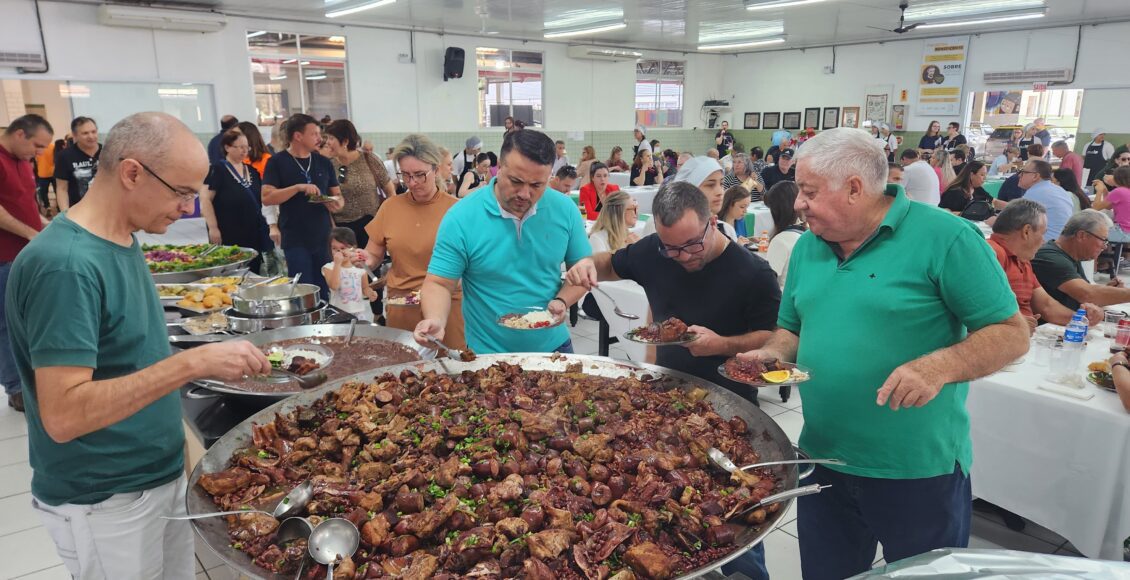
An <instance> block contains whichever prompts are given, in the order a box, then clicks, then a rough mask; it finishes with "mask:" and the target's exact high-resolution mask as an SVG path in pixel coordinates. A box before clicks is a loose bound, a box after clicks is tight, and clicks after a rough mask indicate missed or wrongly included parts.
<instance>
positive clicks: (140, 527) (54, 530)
mask: <svg viewBox="0 0 1130 580" xmlns="http://www.w3.org/2000/svg"><path fill="white" fill-rule="evenodd" d="M187 489H188V480H187V479H186V478H185V476H184V475H183V474H182V475H181V476H180V477H179V478H177V479H176V480H174V481H171V482H169V483H167V484H165V485H162V486H160V487H155V488H153V489H147V490H145V491H138V492H134V493H119V494H117V495H114V496H112V497H110V498H109V499H107V500H106V501H104V502H102V503H98V504H93V505H77V504H63V505H60V506H51V505H47V504H44V503H42V502H40V501H39V500H36V499H35V498H34V497H33V498H32V500H31V504H32V507H33V508H35V510H36V511H37V512H38V513H39V517H40V519H42V520H43V525H44V527H46V528H47V533H48V534H50V536H51V539H52V540H54V541H55V549H56V551H58V552H59V557H60V558H62V559H63V564H64V565H65V566H66V567H67V571H68V572H70V573H71V576H73V577H74V578H75V579H76V580H117V579H124V578H130V579H135V578H136V579H138V580H156V579H164V580H174V579H175V580H181V579H183V580H193V579H194V578H195V570H196V566H195V558H196V556H195V542H194V540H193V537H192V525H191V524H190V523H189V522H187V521H169V520H163V519H161V516H171V515H186V511H185V505H184V498H185V493H186V491H187Z"/></svg>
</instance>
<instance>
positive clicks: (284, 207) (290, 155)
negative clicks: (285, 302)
mask: <svg viewBox="0 0 1130 580" xmlns="http://www.w3.org/2000/svg"><path fill="white" fill-rule="evenodd" d="M284 127H285V131H286V140H287V141H288V144H287V148H286V151H282V152H279V153H277V154H275V156H274V157H271V158H270V160H268V161H267V167H266V168H265V170H264V171H263V205H277V206H279V229H280V230H282V250H283V254H284V255H285V256H286V267H287V275H289V276H291V277H293V276H295V275H297V274H300V273H301V274H302V281H303V282H307V283H311V284H316V285H317V286H318V287H319V288H321V289H322V296H323V298H324V299H325V300H329V287H328V286H326V281H325V279H324V278H323V277H322V266H324V265H326V264H328V263H330V262H331V261H332V257H331V256H330V228H331V227H332V221H331V219H330V214H331V212H336V211H340V210H341V208H342V207H343V206H344V205H345V202H344V200H343V198H342V197H341V188H340V187H338V183H337V172H336V171H334V167H333V164H332V163H331V162H330V160H329V159H326V158H325V157H323V156H321V155H320V154H318V142H319V141H320V140H321V139H322V128H321V126H320V125H319V124H318V121H316V120H315V119H314V118H313V117H311V116H310V115H304V114H302V113H298V114H295V115H293V116H291V117H290V119H287V121H286V124H285V125H284ZM326 196H332V197H333V199H329V200H327V199H325V198H326ZM311 198H314V199H313V200H312V199H311Z"/></svg>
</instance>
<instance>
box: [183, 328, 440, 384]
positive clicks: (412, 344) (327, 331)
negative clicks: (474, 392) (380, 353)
mask: <svg viewBox="0 0 1130 580" xmlns="http://www.w3.org/2000/svg"><path fill="white" fill-rule="evenodd" d="M347 334H349V325H348V324H313V325H307V326H292V327H289V328H278V329H275V330H264V331H263V332H253V333H251V334H244V335H237V336H232V337H231V338H228V339H227V340H246V341H249V342H250V343H251V344H254V345H255V346H266V345H268V344H271V343H272V342H278V341H280V340H290V339H292V338H314V337H319V336H345V335H347ZM353 336H356V337H365V338H379V339H381V340H387V341H389V342H395V343H396V344H402V345H404V346H406V347H408V348H410V349H412V350H413V351H415V352H416V353H417V354H419V355H420V358H421V359H430V358H433V357H434V356H435V351H431V350H428V349H426V348H424V347H422V346H420V345H419V344H416V341H415V340H412V333H411V332H408V331H406V330H398V329H396V328H389V327H387V326H377V325H374V324H366V323H363V322H362V323H358V324H357V329H356V331H355V332H354V334H353ZM225 342H226V341H225ZM332 369H333V367H330V369H329V370H332ZM327 372H328V371H327ZM371 374H372V373H371V371H366V372H362V373H360V375H354V376H365V375H371ZM331 376H332V375H331ZM366 378H372V377H371V376H367V377H366ZM340 383H341V381H339V380H335V381H331V382H330V383H329V384H340ZM195 384H197V385H200V386H202V387H204V388H206V389H208V390H211V391H216V392H218V393H224V394H228V395H237V396H240V397H254V398H260V400H262V397H266V398H268V399H285V398H287V397H290V396H292V395H294V394H296V393H297V392H298V391H295V392H286V393H260V392H255V391H247V390H244V389H237V388H234V387H231V386H228V385H226V384H224V383H222V382H219V381H196V383H195ZM310 392H317V391H310Z"/></svg>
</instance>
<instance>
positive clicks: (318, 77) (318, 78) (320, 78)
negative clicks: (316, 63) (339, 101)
mask: <svg viewBox="0 0 1130 580" xmlns="http://www.w3.org/2000/svg"><path fill="white" fill-rule="evenodd" d="M306 80H308V81H324V80H326V75H314V76H310V77H306Z"/></svg>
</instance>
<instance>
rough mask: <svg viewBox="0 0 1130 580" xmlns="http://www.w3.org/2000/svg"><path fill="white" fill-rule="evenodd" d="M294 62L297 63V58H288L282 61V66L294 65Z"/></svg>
mask: <svg viewBox="0 0 1130 580" xmlns="http://www.w3.org/2000/svg"><path fill="white" fill-rule="evenodd" d="M296 62H298V59H297V58H288V59H286V60H284V61H283V64H294V63H296Z"/></svg>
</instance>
